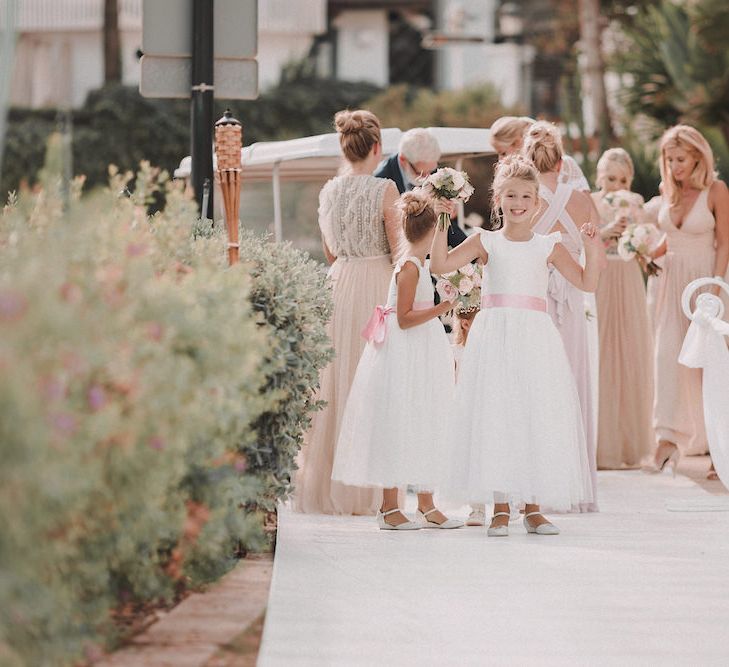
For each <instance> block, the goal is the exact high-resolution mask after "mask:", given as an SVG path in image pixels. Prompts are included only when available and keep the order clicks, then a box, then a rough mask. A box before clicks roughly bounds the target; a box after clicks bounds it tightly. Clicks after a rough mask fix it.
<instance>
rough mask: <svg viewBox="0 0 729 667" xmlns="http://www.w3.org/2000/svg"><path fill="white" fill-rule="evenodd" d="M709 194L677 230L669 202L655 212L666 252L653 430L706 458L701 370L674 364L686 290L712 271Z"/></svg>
mask: <svg viewBox="0 0 729 667" xmlns="http://www.w3.org/2000/svg"><path fill="white" fill-rule="evenodd" d="M708 198H709V190H708V188H707V189H706V190H702V191H701V193H700V194H699V196H698V197H697V198H696V201H695V202H694V204H693V206H692V207H691V209H690V210H689V212H688V213H687V214H686V217H685V218H684V221H683V224H682V225H681V227H680V228H679V227H676V225H675V224H674V223H673V221H672V220H671V212H670V208H669V203H668V201H667V200H665V199H664V201H663V202H662V204H661V208H660V210H659V212H658V226H659V228H660V229H661V231H663V232H665V233H666V243H667V246H668V250H667V252H666V255H665V257H664V258H663V259H664V262H663V271H662V272H661V273H660V275H659V276H658V278H657V279H656V285H655V287H656V290H655V291H656V294H655V338H656V346H655V387H656V398H655V405H654V411H653V426H654V428H655V431H656V438H657V439H658V440H668V441H669V442H674V443H676V445H678V447H679V448H680V449H681V452H682V453H683V454H706V452H707V451H708V442H707V438H706V427H705V425H704V409H703V399H702V392H701V369H698V368H687V367H686V366H683V365H681V364H679V363H678V355H679V352H680V351H681V345H682V344H683V339H684V337H685V336H686V332H687V331H688V327H689V320H688V319H687V318H686V316H685V315H684V314H683V311H682V310H681V295H682V293H683V290H684V288H685V287H686V285H688V284H689V283H690V282H691V281H692V280H695V279H696V278H705V277H707V276H711V275H712V272H713V270H714V258H715V257H714V256H715V249H714V245H715V241H716V238H715V233H714V228H715V225H716V221H715V220H714V215H713V214H712V212H711V210H710V209H709V204H708Z"/></svg>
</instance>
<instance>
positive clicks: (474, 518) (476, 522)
mask: <svg viewBox="0 0 729 667" xmlns="http://www.w3.org/2000/svg"><path fill="white" fill-rule="evenodd" d="M466 525H467V526H485V525H486V512H484V511H483V510H482V509H480V508H476V509H474V510H471V513H470V514H469V515H468V519H467V520H466Z"/></svg>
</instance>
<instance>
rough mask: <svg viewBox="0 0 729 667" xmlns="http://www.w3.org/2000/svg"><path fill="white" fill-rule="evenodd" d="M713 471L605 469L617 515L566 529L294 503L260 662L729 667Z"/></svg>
mask: <svg viewBox="0 0 729 667" xmlns="http://www.w3.org/2000/svg"><path fill="white" fill-rule="evenodd" d="M707 467H708V463H707V461H706V459H703V460H701V459H699V460H697V459H692V460H689V462H688V463H687V464H684V467H683V469H682V472H684V473H687V474H688V475H690V476H693V477H694V478H695V480H694V479H691V477H690V476H685V475H679V476H678V477H677V478H676V479H672V478H671V476H670V474H663V475H654V476H650V475H644V474H642V473H640V472H638V471H626V472H602V473H600V476H599V477H600V480H599V492H600V504H601V508H602V512H600V513H599V514H587V515H562V516H554V517H553V518H554V520H555V523H558V524H559V526H560V528H561V529H562V535H560V536H558V537H540V536H534V535H529V536H528V535H526V534H525V532H524V529H523V527H522V526H521V524H520V523H512V524H511V536H510V537H508V538H487V537H486V533H485V530H484V529H478V528H464V529H460V530H456V531H442V532H441V531H435V530H421V531H415V532H414V533H409V534H405V533H393V532H382V531H378V530H377V528H376V527H375V523H374V520H373V519H372V518H366V517H326V516H310V515H301V514H295V513H292V512H291V511H289V510H287V509H283V510H282V511H281V512H280V516H279V533H278V543H277V551H276V559H275V563H274V573H273V580H272V586H271V593H270V598H269V605H268V611H267V614H266V625H265V628H264V635H263V644H262V646H261V653H260V654H259V663H258V664H259V665H260V666H261V667H278V666H279V665H286V666H289V665H347V666H349V665H383V666H385V665H439V666H441V665H520V666H521V665H561V666H562V665H590V667H592V666H593V665H637V664H640V665H653V664H661V665H720V664H721V665H726V664H728V663H729V631H728V630H727V627H728V625H727V624H728V623H729V494H727V492H726V491H725V490H724V488H723V487H722V486H721V484H720V483H718V482H713V483H704V482H703V481H702V482H701V484H699V483H697V481H696V480H702V478H703V475H704V471H705V469H706V468H707ZM409 501H410V502H411V503H412V501H413V499H409ZM410 509H412V507H411V508H410ZM463 511H465V509H464V510H463ZM463 511H461V512H460V513H461V514H463Z"/></svg>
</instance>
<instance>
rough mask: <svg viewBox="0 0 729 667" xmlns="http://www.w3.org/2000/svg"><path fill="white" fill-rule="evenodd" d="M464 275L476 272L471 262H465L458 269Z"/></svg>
mask: <svg viewBox="0 0 729 667" xmlns="http://www.w3.org/2000/svg"><path fill="white" fill-rule="evenodd" d="M458 270H459V271H460V272H461V273H462V274H463V275H464V276H472V275H473V274H474V273H475V272H476V267H475V266H474V265H473V264H470V263H469V264H466V265H465V266H462V267H461V268H460V269H458Z"/></svg>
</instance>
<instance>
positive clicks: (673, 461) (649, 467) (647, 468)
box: [641, 445, 681, 477]
mask: <svg viewBox="0 0 729 667" xmlns="http://www.w3.org/2000/svg"><path fill="white" fill-rule="evenodd" d="M680 458H681V453H680V452H679V451H678V447H676V446H675V445H674V448H673V451H672V452H671V453H670V454H669V455H668V456H666V458H664V459H663V461H661V462H660V464H659V463H656V462H655V461H651V462H650V463H646V464H645V465H643V466H642V467H641V470H642V471H643V472H648V473H651V474H657V473H659V472H663V469H664V468H665V467H666V466H668V467H669V468H670V469H671V474H672V475H673V476H674V477H675V476H676V469H677V468H678V461H679V459H680Z"/></svg>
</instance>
